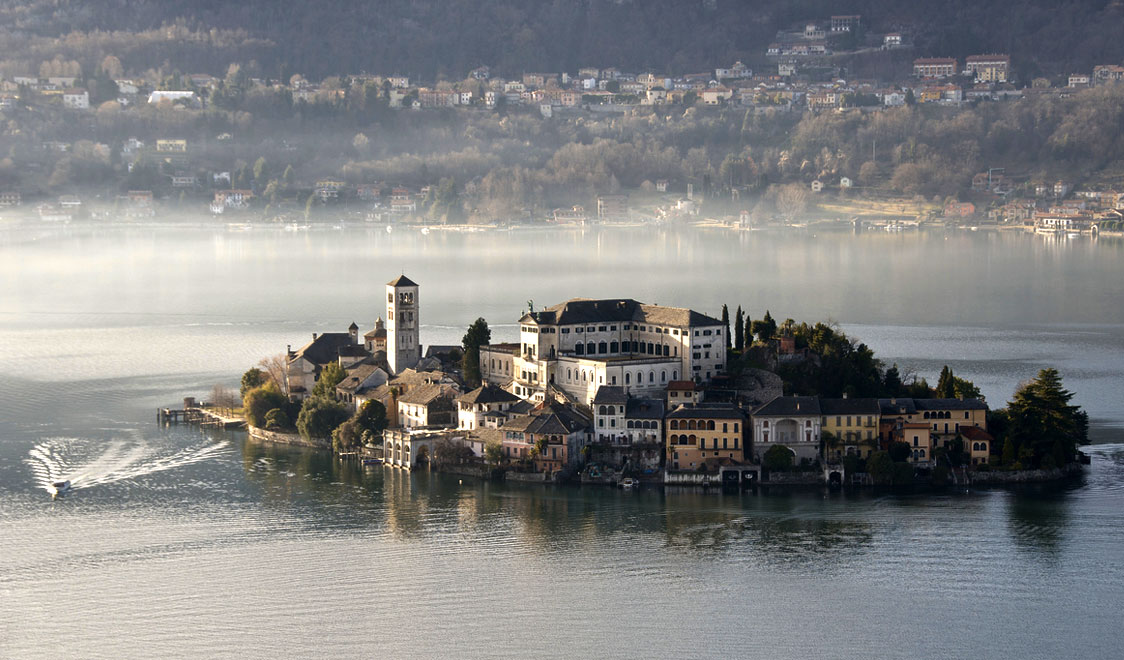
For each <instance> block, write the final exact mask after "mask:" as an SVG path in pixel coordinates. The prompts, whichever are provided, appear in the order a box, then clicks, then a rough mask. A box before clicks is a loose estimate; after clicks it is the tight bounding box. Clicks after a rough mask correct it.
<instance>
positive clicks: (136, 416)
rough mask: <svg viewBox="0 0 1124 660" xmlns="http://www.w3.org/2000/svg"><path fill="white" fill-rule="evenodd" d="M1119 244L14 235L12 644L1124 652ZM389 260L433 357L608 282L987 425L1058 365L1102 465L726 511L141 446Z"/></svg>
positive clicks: (360, 230)
mask: <svg viewBox="0 0 1124 660" xmlns="http://www.w3.org/2000/svg"><path fill="white" fill-rule="evenodd" d="M1122 257H1124V243H1121V242H1120V241H1112V240H1105V239H1101V240H1099V241H1096V242H1094V241H1092V240H1089V239H1077V240H1066V241H1056V240H1049V241H1048V240H1043V239H1042V238H1040V237H1034V236H1027V235H1008V234H1001V235H998V234H986V233H970V232H963V233H961V232H955V233H933V232H929V233H903V234H884V233H878V234H873V233H872V234H858V235H854V234H851V233H849V232H839V233H819V234H814V235H813V234H782V233H752V234H747V233H740V234H739V233H731V232H726V231H721V230H705V231H688V230H657V229H640V228H632V229H600V230H596V229H591V230H586V231H568V230H567V231H537V230H536V231H530V230H528V231H511V232H481V233H471V234H460V233H444V232H437V231H434V232H432V233H430V234H429V235H421V234H420V233H418V232H415V231H405V230H402V229H399V230H397V231H395V232H394V233H391V234H387V233H386V231H385V230H384V229H382V228H381V227H376V228H367V227H348V228H343V229H341V230H332V229H323V230H312V231H302V232H286V231H281V230H272V229H261V230H259V229H255V230H253V231H249V232H229V231H227V230H226V229H225V228H223V227H217V228H215V227H205V226H201V225H195V226H182V225H166V226H152V227H133V226H107V227H98V228H90V227H83V226H80V225H71V226H69V227H49V228H39V227H32V226H27V225H18V224H9V225H0V657H4V658H7V657H12V658H29V657H41V656H42V655H44V654H45V653H46V654H51V655H57V656H64V657H106V658H122V657H151V656H158V655H162V656H171V657H182V656H185V655H186V656H192V657H232V658H233V657H239V658H245V657H250V658H257V657H263V658H264V657H320V656H331V657H370V656H372V655H378V656H380V657H433V656H436V655H442V656H445V655H454V654H458V655H465V656H476V657H478V656H492V657H532V656H535V657H538V656H542V657H573V656H579V655H584V656H590V657H600V656H606V655H624V654H632V655H635V656H637V657H649V656H656V657H712V656H715V655H718V654H727V655H732V656H748V657H777V658H804V657H808V656H809V655H821V656H827V657H854V656H856V655H859V654H862V655H866V656H873V657H887V658H889V657H907V656H909V657H930V656H938V655H939V656H946V657H1020V658H1056V657H1083V658H1097V657H1104V658H1109V657H1119V651H1118V647H1119V645H1120V643H1121V642H1122V641H1124V633H1121V624H1122V623H1124V615H1122V614H1121V612H1120V610H1119V604H1120V603H1121V602H1124V569H1122V568H1121V559H1124V556H1122V551H1121V549H1120V548H1121V546H1120V539H1121V538H1124V411H1122V410H1121V402H1122V400H1124V386H1122V380H1121V374H1122V373H1124V308H1122V306H1121V305H1120V304H1119V301H1120V300H1121V299H1122V295H1121V294H1124V258H1122ZM401 272H405V273H406V274H408V275H409V276H410V277H411V278H412V279H414V280H416V281H418V282H419V283H420V284H421V293H420V299H421V305H422V308H421V320H422V331H423V334H422V340H423V342H424V343H427V344H429V343H433V344H452V343H459V340H460V336H461V335H462V334H463V332H464V328H465V327H466V326H467V325H468V324H469V323H470V322H471V321H472V320H473V319H475V318H476V317H477V316H483V317H485V318H487V319H488V321H489V324H490V325H491V326H492V328H493V336H494V338H495V339H496V340H505V339H513V338H514V337H515V336H516V332H517V325H516V323H515V320H516V319H517V318H518V316H519V315H520V313H521V311H522V310H523V309H525V308H526V305H527V301H528V300H533V301H534V303H535V305H536V307H541V306H545V305H550V304H554V303H556V302H560V301H562V300H564V299H566V298H569V297H574V296H586V297H616V296H621V297H632V298H636V299H638V300H642V301H645V302H655V303H662V304H671V305H681V306H691V307H694V308H696V309H699V310H701V311H705V312H708V313H711V314H715V315H717V314H718V312H719V310H720V307H721V305H722V303H727V304H729V306H730V308H731V314H732V313H733V309H734V308H735V307H736V306H737V305H739V304H740V305H742V306H743V308H745V309H747V310H748V311H749V312H750V314H751V315H752V316H755V317H760V316H761V315H762V314H763V313H764V311H765V309H769V310H770V311H771V312H772V314H773V316H775V317H777V318H779V319H783V318H786V317H792V318H795V319H797V320H808V321H815V320H820V319H832V320H834V321H836V322H838V323H840V324H841V325H842V326H843V328H844V329H845V330H846V331H847V332H848V333H850V334H853V335H855V336H857V337H858V338H860V339H862V340H864V341H866V342H867V343H869V344H870V345H871V346H872V347H873V348H874V349H875V351H876V353H877V354H878V355H879V356H880V357H882V358H883V359H884V360H886V361H887V362H897V363H898V364H899V366H900V367H902V368H903V369H904V370H907V371H912V372H915V373H918V374H921V375H924V376H926V377H928V378H929V379H930V380H931V381H932V380H935V377H936V374H937V372H939V370H940V368H941V366H942V365H944V364H949V365H951V366H952V367H953V369H954V370H955V371H956V373H957V374H958V375H961V376H964V377H967V378H969V379H971V380H973V381H975V382H976V383H977V384H978V385H980V386H981V387H982V389H983V391H984V393H985V394H986V395H987V397H988V400H989V401H990V402H991V403H992V405H993V406H995V405H1002V402H1003V401H1005V400H1006V399H1007V398H1009V396H1010V394H1011V392H1012V391H1013V389H1014V387H1015V386H1016V385H1017V383H1018V382H1019V381H1021V380H1023V379H1026V378H1029V377H1031V376H1033V375H1034V373H1036V372H1037V370H1038V369H1040V368H1041V367H1043V366H1057V367H1058V368H1059V369H1060V370H1061V372H1062V375H1063V377H1064V378H1065V382H1066V384H1067V386H1068V387H1070V388H1071V389H1072V390H1074V391H1075V392H1076V394H1077V397H1076V401H1077V402H1078V403H1080V404H1081V405H1083V406H1085V407H1086V408H1087V409H1088V410H1089V412H1090V415H1091V416H1092V418H1093V420H1094V434H1095V436H1096V437H1097V439H1098V441H1099V442H1100V443H1101V444H1098V445H1096V446H1094V447H1093V448H1091V449H1090V453H1092V455H1093V464H1092V466H1091V468H1090V470H1089V471H1088V473H1087V475H1086V476H1085V478H1084V479H1082V480H1081V481H1080V482H1078V483H1074V484H1069V485H1066V486H1062V487H1050V488H1036V489H1022V490H1007V489H992V490H978V491H972V492H968V493H963V492H950V493H945V494H942V495H938V496H933V495H923V496H922V495H908V494H884V493H878V494H872V493H856V494H851V493H847V494H838V493H827V492H820V491H809V492H800V493H791V494H778V493H775V492H774V493H769V494H742V495H725V496H723V495H716V494H704V493H698V492H693V491H676V490H668V491H666V492H663V491H659V490H642V491H640V492H636V493H622V492H619V491H611V490H602V489H590V488H585V489H583V488H548V487H530V486H527V487H522V486H505V485H496V484H480V483H477V482H475V481H473V480H470V479H463V480H462V479H459V478H456V477H448V476H443V475H425V474H413V475H408V474H403V473H400V472H395V471H392V470H390V469H384V468H379V469H377V470H364V469H363V468H360V467H358V466H355V465H353V464H348V463H340V462H337V461H334V460H333V459H331V458H330V457H329V456H326V455H324V454H322V453H317V452H309V451H302V450H294V449H289V448H279V447H270V446H264V445H260V444H257V443H254V442H248V441H246V440H245V438H244V437H243V436H242V434H237V433H234V434H224V433H221V432H209V433H203V432H200V431H198V430H192V429H188V428H182V427H181V428H172V429H161V428H158V427H157V425H156V424H155V419H154V418H155V408H156V407H157V406H160V405H169V404H173V403H175V402H176V401H177V400H178V399H179V398H181V397H182V396H184V395H206V394H207V392H208V391H209V390H210V388H211V386H212V384H214V383H217V382H222V383H225V384H227V385H230V386H235V385H236V383H237V379H238V376H239V375H240V374H241V372H242V371H244V370H245V369H246V368H248V367H249V366H251V365H252V364H254V363H255V362H256V361H257V360H258V359H259V358H261V357H262V356H265V355H270V354H275V353H278V352H281V351H283V350H284V348H285V346H286V345H287V344H291V345H293V346H294V348H295V347H297V346H298V345H301V344H303V343H305V342H306V341H307V340H308V339H310V338H311V333H312V332H325V331H341V330H343V329H344V328H345V327H346V326H347V325H348V324H349V323H350V322H351V321H352V320H355V321H357V322H358V323H359V325H360V326H361V327H362V330H363V331H366V330H368V329H370V326H371V325H372V324H373V321H374V318H375V317H376V316H379V315H382V314H384V313H385V311H384V309H382V304H381V300H382V295H383V285H384V283H385V282H386V281H387V280H389V279H391V278H392V277H395V276H397V275H398V274H399V273H401ZM60 475H61V476H67V477H72V478H73V480H74V482H75V484H76V492H75V493H74V495H73V497H70V498H68V499H66V500H65V501H60V502H53V503H52V502H51V501H50V499H49V498H48V497H47V495H46V492H45V490H44V489H43V485H44V483H45V482H46V481H48V480H49V479H50V478H53V477H55V476H60Z"/></svg>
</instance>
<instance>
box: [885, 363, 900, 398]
mask: <svg viewBox="0 0 1124 660" xmlns="http://www.w3.org/2000/svg"><path fill="white" fill-rule="evenodd" d="M882 388H883V389H884V390H885V392H886V395H887V396H898V395H899V394H901V391H902V377H901V373H899V372H898V365H897V363H896V362H895V363H894V365H893V366H891V367H890V368H889V369H887V370H886V374H885V375H884V376H883V377H882Z"/></svg>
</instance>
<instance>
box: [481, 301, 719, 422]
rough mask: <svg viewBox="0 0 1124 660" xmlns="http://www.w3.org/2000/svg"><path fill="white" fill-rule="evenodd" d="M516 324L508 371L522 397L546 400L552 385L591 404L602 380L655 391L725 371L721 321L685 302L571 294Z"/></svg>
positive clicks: (632, 390)
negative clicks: (517, 342) (516, 339)
mask: <svg viewBox="0 0 1124 660" xmlns="http://www.w3.org/2000/svg"><path fill="white" fill-rule="evenodd" d="M519 323H520V346H519V349H518V352H517V353H516V355H515V356H514V358H513V363H512V376H513V379H514V391H515V394H516V395H517V396H520V397H522V398H529V399H534V400H536V401H542V400H545V398H546V391H547V388H548V387H552V388H553V389H555V390H558V391H560V392H562V393H563V394H564V395H565V396H567V397H569V398H571V399H573V400H574V401H576V402H578V403H582V404H588V403H589V402H591V401H592V400H593V397H594V394H596V392H597V388H598V387H600V386H602V385H614V386H622V387H624V389H625V391H626V392H628V393H630V394H636V395H656V396H659V395H661V394H662V393H663V391H664V389H665V388H666V387H667V384H668V383H669V382H671V381H674V380H682V379H687V378H690V379H694V380H695V381H697V382H706V381H709V380H710V379H711V378H714V377H715V376H718V375H720V374H722V373H724V371H725V365H726V340H725V337H724V336H723V332H724V329H725V326H724V325H723V324H722V322H721V321H720V320H718V319H715V318H713V317H710V316H706V315H705V314H701V313H699V312H695V311H693V310H690V309H683V308H678V307H663V306H660V305H646V304H643V303H639V302H637V301H635V300H631V299H623V298H622V299H607V300H588V299H573V300H569V301H567V302H564V303H561V304H558V305H555V306H553V307H548V308H546V309H544V310H542V311H538V312H535V311H531V312H528V313H527V314H524V315H523V318H521V319H520V320H519ZM490 357H491V355H489V359H490Z"/></svg>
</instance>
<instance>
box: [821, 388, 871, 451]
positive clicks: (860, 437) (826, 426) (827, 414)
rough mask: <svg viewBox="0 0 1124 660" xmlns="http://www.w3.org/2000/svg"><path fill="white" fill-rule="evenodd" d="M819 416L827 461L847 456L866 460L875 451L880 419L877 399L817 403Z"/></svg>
mask: <svg viewBox="0 0 1124 660" xmlns="http://www.w3.org/2000/svg"><path fill="white" fill-rule="evenodd" d="M820 414H821V415H822V417H823V419H822V421H821V424H820V437H822V438H823V442H824V458H826V459H827V460H829V461H836V460H840V459H842V458H843V457H844V456H846V455H848V454H856V455H858V456H860V457H862V458H866V457H868V456H870V454H871V452H873V451H874V450H876V449H877V448H878V424H879V422H880V421H881V418H882V409H881V407H880V406H879V405H878V399H848V398H843V399H820Z"/></svg>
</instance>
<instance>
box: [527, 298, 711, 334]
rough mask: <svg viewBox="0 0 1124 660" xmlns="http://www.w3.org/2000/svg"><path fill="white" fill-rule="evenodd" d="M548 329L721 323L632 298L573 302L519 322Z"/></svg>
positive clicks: (548, 309) (547, 309)
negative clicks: (615, 324)
mask: <svg viewBox="0 0 1124 660" xmlns="http://www.w3.org/2000/svg"><path fill="white" fill-rule="evenodd" d="M520 321H522V322H532V321H533V322H535V323H540V324H547V325H574V324H581V323H603V322H618V323H623V322H626V321H636V322H639V323H652V324H655V325H669V326H679V327H689V326H710V325H721V324H722V322H721V321H719V320H718V319H716V318H713V317H711V316H707V315H706V314H702V313H699V312H696V311H694V310H690V309H686V308H682V307H664V306H662V305H645V304H643V303H639V302H637V301H635V300H632V299H631V298H608V299H602V300H592V299H588V298H574V299H572V300H567V301H566V302H564V303H559V304H557V305H554V306H552V307H547V308H546V309H544V310H542V311H539V312H530V313H527V314H525V315H524V316H523V318H522V319H520Z"/></svg>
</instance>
